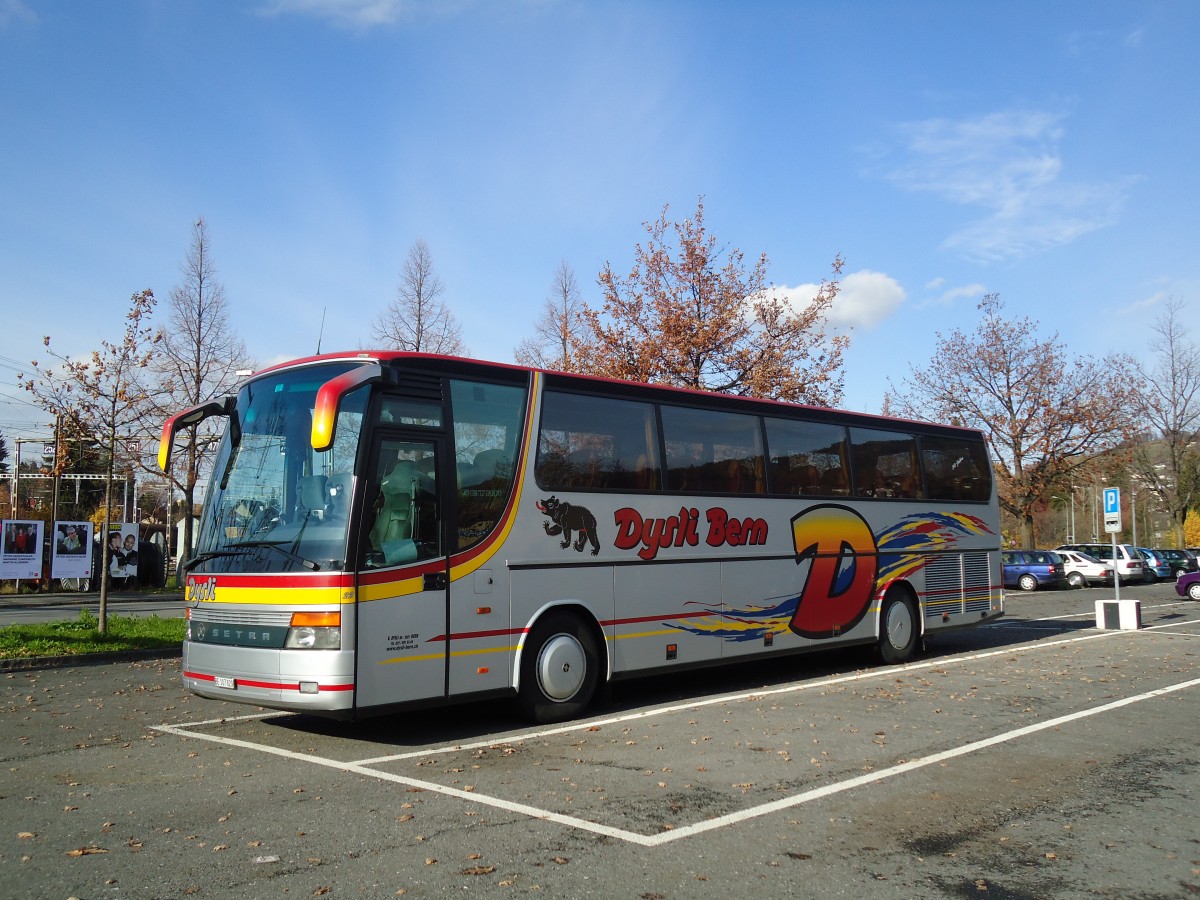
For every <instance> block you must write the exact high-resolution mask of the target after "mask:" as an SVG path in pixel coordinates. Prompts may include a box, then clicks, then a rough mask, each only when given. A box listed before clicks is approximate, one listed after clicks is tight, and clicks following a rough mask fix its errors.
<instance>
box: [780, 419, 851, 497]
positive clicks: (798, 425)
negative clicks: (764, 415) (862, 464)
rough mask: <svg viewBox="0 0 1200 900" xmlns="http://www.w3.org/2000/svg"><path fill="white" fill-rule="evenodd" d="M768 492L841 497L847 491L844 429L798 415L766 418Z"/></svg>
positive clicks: (847, 492)
mask: <svg viewBox="0 0 1200 900" xmlns="http://www.w3.org/2000/svg"><path fill="white" fill-rule="evenodd" d="M766 426H767V448H768V450H769V451H770V455H771V465H770V472H771V493H773V494H805V495H814V494H815V495H820V496H826V497H844V496H846V495H847V494H849V493H850V491H849V488H848V485H847V481H848V479H847V477H846V472H847V469H848V466H847V464H846V459H847V442H846V429H845V428H844V427H842V426H841V425H830V424H827V423H825V422H806V421H803V420H800V419H774V418H769V419H767V420H766Z"/></svg>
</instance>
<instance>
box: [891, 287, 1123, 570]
mask: <svg viewBox="0 0 1200 900" xmlns="http://www.w3.org/2000/svg"><path fill="white" fill-rule="evenodd" d="M979 310H980V312H981V313H982V317H981V319H980V321H979V324H978V325H977V326H976V329H975V331H974V333H973V334H964V333H963V332H962V331H959V330H958V329H955V330H954V331H952V332H950V334H948V335H943V334H940V333H939V334H938V342H937V347H936V349H935V350H934V354H933V358H932V359H931V360H930V362H929V364H928V365H927V366H922V367H921V368H917V367H916V366H910V367H909V375H908V377H907V378H906V379H905V383H904V385H903V387H902V388H901V389H900V390H899V391H897V390H895V389H893V391H892V392H891V393H890V395H889V398H888V406H889V409H890V411H891V412H892V413H893V414H896V415H901V416H907V417H909V418H913V419H924V420H929V421H943V422H953V423H956V424H961V425H965V426H969V427H972V428H978V429H980V430H981V431H983V433H984V436H985V437H986V438H987V441H988V443H989V445H990V447H991V451H992V460H993V463H994V465H995V469H996V480H997V491H998V493H999V497H1000V506H1001V508H1003V509H1004V510H1006V511H1007V512H1009V513H1010V514H1012V515H1013V516H1015V517H1016V518H1017V520H1018V522H1019V523H1020V525H1021V541H1022V544H1023V545H1024V546H1033V545H1034V534H1033V516H1034V511H1035V510H1036V509H1037V508H1038V506H1039V505H1040V504H1041V503H1043V502H1045V501H1046V500H1048V499H1049V496H1050V494H1051V493H1052V492H1053V491H1054V490H1055V489H1060V488H1061V489H1066V487H1067V486H1068V485H1069V484H1070V483H1071V482H1072V479H1073V478H1075V477H1078V476H1081V475H1083V474H1084V472H1085V471H1090V470H1091V468H1094V465H1095V457H1096V456H1098V455H1099V454H1102V453H1104V452H1105V451H1108V450H1112V449H1114V448H1116V447H1118V446H1120V445H1122V444H1123V443H1125V442H1126V441H1127V440H1128V439H1129V438H1130V437H1131V436H1132V434H1133V432H1134V430H1135V428H1136V425H1137V416H1136V414H1135V411H1134V410H1135V404H1134V402H1133V395H1132V391H1131V389H1130V385H1129V384H1128V383H1127V382H1126V381H1125V380H1124V379H1121V378H1114V377H1112V373H1114V372H1118V373H1119V372H1129V371H1131V370H1132V362H1131V361H1130V360H1128V359H1125V358H1120V357H1112V358H1106V359H1104V360H1096V359H1092V358H1089V357H1080V358H1072V357H1071V356H1069V355H1068V354H1067V352H1066V349H1065V347H1064V346H1063V344H1062V342H1061V341H1060V340H1059V339H1058V335H1057V334H1055V335H1052V336H1051V337H1049V338H1042V337H1040V336H1039V335H1038V333H1037V331H1038V329H1037V323H1036V322H1034V321H1033V320H1031V319H1029V318H1027V317H1022V318H1018V319H1011V318H1009V317H1008V316H1007V315H1006V313H1005V309H1004V304H1003V303H1002V302H1001V300H1000V297H999V295H997V294H989V295H987V296H986V297H984V298H983V300H982V301H981V302H980V304H979Z"/></svg>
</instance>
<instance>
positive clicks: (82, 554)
mask: <svg viewBox="0 0 1200 900" xmlns="http://www.w3.org/2000/svg"><path fill="white" fill-rule="evenodd" d="M50 577H51V578H91V577H92V523H91V522H55V523H54V545H53V547H51V549H50Z"/></svg>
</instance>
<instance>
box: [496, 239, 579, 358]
mask: <svg viewBox="0 0 1200 900" xmlns="http://www.w3.org/2000/svg"><path fill="white" fill-rule="evenodd" d="M582 312H583V301H582V300H581V299H580V297H579V287H578V286H577V285H576V283H575V270H574V269H572V268H571V266H570V264H569V263H567V261H566V260H563V261H562V262H561V263H559V265H558V269H557V270H556V271H555V273H554V282H553V284H552V285H551V293H550V296H549V297H547V298H546V303H545V305H544V306H543V307H542V315H541V318H539V319H538V320H537V321H536V322H535V323H534V325H533V332H534V333H533V337H528V338H526V339H525V340H523V341H522V342H521V343H520V344H518V345H517V348H516V349H515V350H514V351H513V356H514V358H515V359H516V361H517V362H519V363H521V364H522V365H525V366H536V367H538V368H540V369H558V370H559V371H562V372H571V371H574V359H573V357H572V354H571V346H572V344H573V342H574V341H576V340H578V338H579V336H580V334H581V332H580V328H581V325H582V324H583V323H582V320H581V318H580V317H581V314H582Z"/></svg>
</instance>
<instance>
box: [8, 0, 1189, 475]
mask: <svg viewBox="0 0 1200 900" xmlns="http://www.w3.org/2000/svg"><path fill="white" fill-rule="evenodd" d="M1198 40H1200V3H1195V2H1191V0H1139V2H1112V0H1057V2H1053V3H1046V2H1044V0H1036V2H1028V0H1011V2H1004V3H972V2H958V0H946V2H932V0H906V2H903V3H893V2H884V0H877V2H855V0H849V2H847V0H837V2H833V0H830V2H804V0H797V2H765V0H763V2H757V0H739V2H736V3H732V2H730V3H718V2H705V0H677V2H666V0H664V2H653V0H643V2H606V0H592V2H587V0H445V2H432V0H113V2H105V3H96V2H92V0H0V322H2V323H3V326H2V328H0V434H3V435H4V436H5V437H6V438H7V439H8V442H9V448H10V451H11V450H12V449H13V441H14V440H18V439H39V438H42V437H45V436H48V434H49V430H48V429H47V428H46V427H45V424H44V423H45V422H46V421H47V420H46V417H45V416H44V414H42V413H41V412H40V411H39V410H37V409H36V408H35V407H33V406H32V405H31V404H30V401H29V397H28V395H27V394H25V393H24V392H23V391H21V390H20V388H19V387H17V373H18V372H19V371H28V370H29V361H30V360H33V359H44V356H43V354H42V351H43V347H42V338H43V336H45V335H49V336H50V337H51V339H52V347H53V348H54V349H56V350H57V351H60V352H63V353H67V354H69V355H72V356H78V355H81V354H88V353H90V351H91V350H92V349H94V348H96V347H97V346H98V344H99V341H101V340H104V339H107V340H111V341H118V340H119V339H120V337H121V335H122V332H123V328H124V319H123V317H124V314H125V312H126V311H127V310H128V308H129V300H130V297H131V295H132V294H134V293H137V292H139V291H141V290H143V289H145V288H150V289H152V290H153V291H154V292H155V295H156V296H157V297H158V299H159V305H160V314H159V319H160V320H162V321H165V318H166V315H165V313H166V305H167V301H168V298H169V296H170V293H171V290H172V289H173V288H174V287H175V286H177V285H179V284H180V283H181V282H182V266H183V263H184V260H185V256H186V254H187V251H188V249H189V246H190V242H191V237H192V225H193V223H194V222H195V221H196V220H197V218H198V217H203V218H204V220H205V222H206V224H207V229H208V237H209V241H210V245H211V253H212V259H213V260H214V261H215V264H216V269H217V276H218V278H219V280H220V282H221V284H222V286H223V287H224V290H225V295H226V298H227V301H228V303H229V312H230V318H231V324H232V326H233V328H234V329H235V330H236V331H237V332H238V333H239V334H240V335H241V336H242V338H243V339H244V341H245V343H246V345H247V348H248V350H249V352H250V353H251V354H252V355H253V356H254V357H255V359H256V360H257V361H258V363H259V364H260V365H267V364H270V363H275V362H279V361H282V360H285V359H289V358H293V357H298V356H306V355H310V354H311V353H313V352H315V351H316V349H317V347H318V342H319V343H320V347H321V349H322V350H326V351H329V350H341V349H358V348H361V347H365V346H369V344H370V340H369V336H370V324H371V322H372V320H373V319H374V318H375V317H376V316H377V315H378V314H379V313H380V312H381V311H382V310H383V309H384V308H385V307H386V306H387V304H388V303H389V302H390V301H391V300H392V299H393V298H394V296H395V294H396V288H397V286H398V284H399V280H400V277H399V276H400V270H401V267H402V265H403V263H404V258H405V256H406V255H407V253H408V251H409V249H410V248H411V247H412V246H413V244H414V243H415V242H416V241H418V240H424V241H425V243H426V244H427V246H428V248H429V252H430V255H431V258H432V262H433V266H434V269H435V271H436V273H437V275H438V276H439V277H440V278H441V280H442V282H443V283H444V286H445V293H444V295H443V299H444V300H445V302H446V303H447V305H448V306H449V307H450V309H451V310H452V312H453V313H454V314H455V315H456V316H457V318H458V319H459V320H460V322H461V323H462V326H463V338H464V341H465V343H466V345H467V347H468V349H469V351H470V353H471V355H472V356H474V357H476V358H481V359H491V360H498V361H504V362H510V361H512V359H513V348H514V347H515V346H516V345H517V344H519V343H520V342H521V341H522V340H523V339H525V338H527V337H529V336H531V335H532V334H533V323H534V321H535V320H536V318H537V317H538V315H539V314H540V313H541V310H542V307H543V304H544V301H545V300H546V298H547V297H549V296H550V295H551V290H552V282H553V280H554V275H555V271H556V270H557V269H558V267H559V266H560V264H561V263H563V262H566V263H567V264H568V265H569V266H571V267H572V269H573V270H574V272H575V275H576V279H577V282H578V284H579V287H580V291H581V294H582V297H583V299H584V300H585V301H587V302H588V303H589V304H591V305H593V306H599V304H600V299H601V298H600V292H599V289H598V287H597V284H596V278H597V274H598V273H599V271H600V269H601V267H602V266H603V265H604V264H605V263H606V262H607V263H610V264H611V265H612V267H613V269H614V270H615V271H617V272H627V271H628V270H629V268H630V266H631V265H632V262H633V254H634V248H635V246H636V244H637V243H638V242H639V241H641V240H643V239H644V238H645V231H644V224H643V223H645V222H647V221H649V220H653V219H655V218H657V216H658V215H659V213H660V212H662V210H663V208H664V206H665V207H667V208H668V216H669V218H672V219H683V218H685V217H687V216H690V215H691V214H693V213H694V211H695V209H696V204H697V201H698V200H699V198H701V197H702V198H703V202H704V209H705V221H706V224H707V226H708V229H709V231H710V233H711V234H713V235H714V236H715V237H716V238H717V239H718V241H719V242H720V243H721V244H722V245H724V246H728V247H734V248H737V249H740V250H741V251H743V252H744V253H745V254H746V256H747V259H751V260H752V259H754V258H756V257H757V256H758V254H760V253H765V254H766V255H767V257H768V259H769V269H768V278H769V280H770V281H771V283H772V284H773V285H774V286H775V287H776V289H777V290H779V291H781V292H784V293H787V294H788V295H789V296H791V297H794V298H797V299H799V300H800V301H801V302H807V300H808V299H809V298H810V297H811V296H812V294H813V293H814V291H815V288H814V285H816V284H818V283H819V282H820V281H821V279H823V278H826V277H829V276H830V274H831V270H830V266H831V264H832V262H833V260H834V258H835V257H836V256H838V255H841V256H842V257H843V258H844V260H845V266H844V269H843V273H842V279H841V286H842V292H841V294H840V296H839V298H838V300H837V301H836V303H835V306H834V310H833V320H832V322H831V325H832V326H833V327H835V328H837V329H839V330H848V331H849V333H850V336H851V345H850V349H849V350H848V352H847V353H846V356H845V396H844V400H843V403H842V405H843V406H844V407H846V408H848V409H854V410H861V411H866V412H878V411H879V409H880V406H881V404H882V401H883V397H884V393H885V391H887V389H888V386H889V383H890V384H894V385H897V386H899V385H901V384H902V383H903V380H904V378H905V377H906V375H907V374H908V373H909V372H910V370H911V367H916V368H920V367H922V366H924V365H926V364H927V363H928V361H929V359H930V357H931V355H932V353H933V350H934V348H935V345H936V342H937V337H938V334H939V333H943V334H944V333H948V332H949V331H951V330H953V329H956V328H958V329H962V330H964V331H967V332H969V331H971V330H972V329H973V328H974V327H975V325H976V323H977V322H978V320H979V314H978V310H977V304H978V303H979V300H980V299H981V298H982V297H983V295H984V294H987V293H998V294H999V295H1000V297H1001V299H1002V300H1003V301H1004V303H1005V305H1006V308H1007V309H1008V310H1009V311H1010V313H1011V314H1012V315H1013V316H1029V317H1031V318H1033V319H1035V320H1037V321H1038V322H1040V324H1041V327H1042V329H1043V332H1044V334H1045V336H1047V337H1049V336H1050V335H1052V334H1055V333H1057V334H1058V335H1059V336H1060V338H1061V339H1062V340H1063V341H1064V343H1065V344H1066V345H1067V348H1068V350H1069V351H1070V352H1072V353H1074V354H1076V355H1091V356H1096V357H1102V356H1105V355H1107V354H1110V353H1116V352H1125V353H1129V354H1132V355H1133V356H1134V357H1137V358H1139V359H1142V360H1146V361H1148V360H1150V359H1151V354H1152V351H1151V350H1150V342H1151V329H1152V327H1153V323H1154V321H1155V319H1156V318H1157V317H1158V316H1159V315H1161V314H1162V311H1163V308H1164V304H1165V303H1166V302H1167V301H1168V300H1170V299H1172V298H1173V299H1174V300H1175V301H1178V302H1181V303H1183V304H1184V307H1183V309H1184V314H1183V317H1184V321H1185V322H1186V323H1189V324H1191V323H1195V322H1196V321H1197V313H1198V312H1200V252H1198V251H1200V221H1198V217H1200V202H1198V201H1200V190H1198V182H1200V163H1198V160H1200V152H1198V151H1200V114H1198V111H1200V53H1197V52H1196V48H1197V41H1198ZM322 320H323V322H324V324H323V326H322ZM1193 337H1194V338H1198V339H1200V334H1197V333H1196V332H1193ZM1128 374H1129V373H1127V372H1123V371H1114V372H1113V377H1114V378H1121V377H1127V376H1128ZM10 462H11V460H10Z"/></svg>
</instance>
